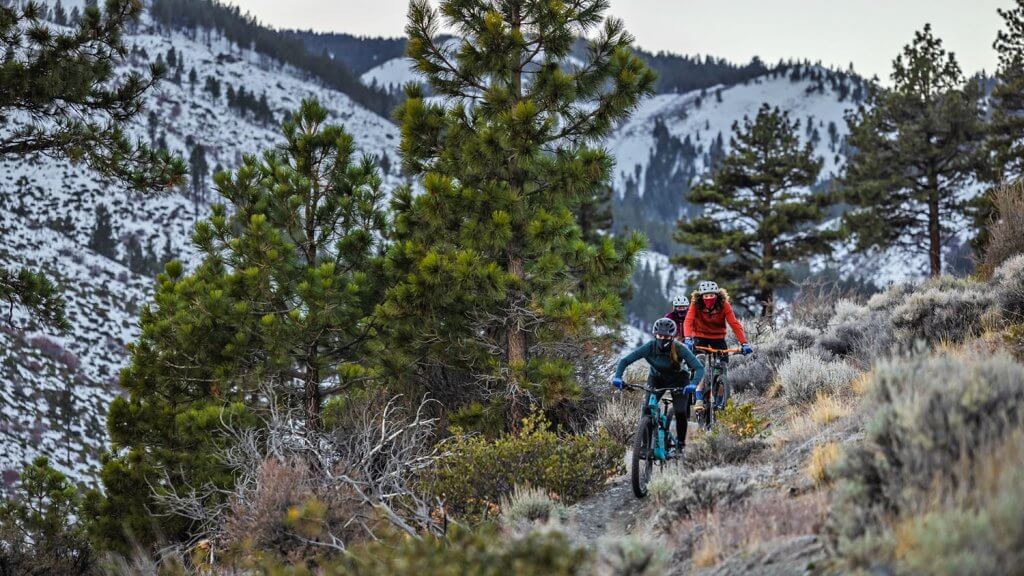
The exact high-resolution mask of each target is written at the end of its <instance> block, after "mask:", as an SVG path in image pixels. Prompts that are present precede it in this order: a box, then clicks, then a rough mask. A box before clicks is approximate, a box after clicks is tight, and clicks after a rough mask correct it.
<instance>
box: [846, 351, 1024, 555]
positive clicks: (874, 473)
mask: <svg viewBox="0 0 1024 576" xmlns="http://www.w3.org/2000/svg"><path fill="white" fill-rule="evenodd" d="M872 380H873V382H872V384H871V387H870V392H869V403H870V404H871V405H873V406H875V407H876V411H875V415H874V418H873V420H872V421H871V423H870V425H869V426H868V428H867V432H866V437H865V439H864V441H863V442H862V443H861V444H859V445H856V446H853V447H851V448H848V449H847V450H846V452H845V454H844V455H843V457H842V458H841V459H840V461H839V463H838V464H837V466H836V467H835V474H836V484H837V487H836V498H835V500H834V504H833V508H832V514H831V517H830V519H829V530H830V533H831V535H832V539H833V542H834V543H835V545H836V546H837V550H838V551H839V553H840V554H841V555H843V556H845V557H847V558H848V559H850V560H851V562H853V563H854V564H856V563H857V562H859V561H860V559H861V558H864V557H866V558H871V557H873V556H875V555H876V552H875V551H874V549H875V548H876V547H877V546H878V544H877V543H879V542H888V541H890V540H891V535H890V534H888V533H887V530H886V529H885V520H886V519H890V518H894V517H898V516H900V515H901V514H902V513H904V512H906V511H913V510H915V509H918V508H921V507H923V506H924V505H925V504H926V503H927V502H929V501H930V500H931V499H932V496H930V494H929V491H930V490H931V489H932V488H933V487H934V486H935V485H936V484H935V483H936V482H937V481H939V479H941V485H943V486H949V487H952V488H963V487H967V486H971V485H972V483H973V481H974V479H973V477H972V474H971V472H970V462H971V459H972V458H973V457H975V455H977V454H984V453H985V452H986V451H988V450H990V449H991V447H992V446H993V445H996V443H997V442H998V441H999V440H1000V439H1001V438H1002V437H1003V436H1004V434H1005V433H1006V431H1007V430H1008V429H1009V428H1010V427H1012V426H1016V425H1017V424H1018V423H1019V422H1020V419H1021V415H1022V408H1024V367H1022V366H1020V365H1019V364H1016V363H1015V362H1013V361H1012V360H1011V359H1010V358H1008V357H1006V356H996V357H992V358H983V359H967V358H959V357H953V356H950V355H944V356H926V357H916V358H910V359H897V360H892V361H887V362H883V363H881V364H880V365H878V366H877V367H876V368H875V371H874V374H873V377H872ZM862 554H863V555H864V556H862Z"/></svg>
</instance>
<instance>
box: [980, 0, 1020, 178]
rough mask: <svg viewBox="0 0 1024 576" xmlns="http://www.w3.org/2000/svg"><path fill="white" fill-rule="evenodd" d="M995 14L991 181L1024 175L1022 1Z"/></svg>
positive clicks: (990, 145)
mask: <svg viewBox="0 0 1024 576" xmlns="http://www.w3.org/2000/svg"><path fill="white" fill-rule="evenodd" d="M998 12H999V15H1000V16H1002V18H1003V22H1004V28H1003V29H1002V30H1000V31H999V34H998V35H997V36H996V41H995V44H994V45H993V47H994V48H995V49H996V52H997V53H998V54H999V68H998V69H997V71H996V85H995V87H994V88H993V89H992V96H991V106H992V119H991V124H990V126H989V140H988V147H989V149H990V151H991V152H992V161H993V162H992V167H993V170H992V171H991V173H989V174H988V175H987V176H988V179H989V180H991V181H993V182H1000V181H1003V180H1016V179H1018V178H1020V177H1022V176H1024V0H1016V3H1015V6H1014V7H1013V8H1012V9H1002V8H1000V9H999V10H998Z"/></svg>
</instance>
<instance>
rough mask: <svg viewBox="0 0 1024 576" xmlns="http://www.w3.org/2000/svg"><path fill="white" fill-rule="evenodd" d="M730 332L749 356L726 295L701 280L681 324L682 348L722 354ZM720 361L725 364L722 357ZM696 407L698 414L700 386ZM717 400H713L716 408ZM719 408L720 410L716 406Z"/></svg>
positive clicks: (743, 336)
mask: <svg viewBox="0 0 1024 576" xmlns="http://www.w3.org/2000/svg"><path fill="white" fill-rule="evenodd" d="M728 327H731V328H732V333H733V335H735V336H736V339H737V340H739V342H740V346H742V348H743V354H744V355H746V354H750V353H752V352H753V351H754V349H753V348H751V347H750V344H749V343H748V342H747V335H746V334H745V333H744V332H743V325H742V324H740V321H739V320H737V319H736V314H735V313H734V312H733V311H732V304H730V303H729V293H728V292H726V291H725V290H724V289H722V288H719V287H718V284H716V283H714V282H712V281H710V280H704V281H703V282H701V283H700V284H698V285H697V290H695V291H694V292H693V295H692V297H691V300H690V309H689V310H688V311H687V312H686V321H685V322H684V323H683V336H684V339H683V344H685V345H686V347H687V348H689V349H690V350H691V351H692V350H693V349H694V348H695V347H697V346H704V347H707V348H714V349H716V350H724V349H726V348H728V347H729V345H728V344H727V343H726V341H725V336H726V330H727V328H728ZM723 360H725V361H728V360H729V357H728V356H725V357H724V358H723ZM696 400H697V403H696V405H695V406H694V409H695V410H697V411H698V412H699V411H701V410H703V409H704V383H703V382H701V383H700V384H699V385H698V386H697V394H696ZM720 400H721V399H720V398H715V401H716V404H719V403H720ZM718 407H719V408H721V406H718Z"/></svg>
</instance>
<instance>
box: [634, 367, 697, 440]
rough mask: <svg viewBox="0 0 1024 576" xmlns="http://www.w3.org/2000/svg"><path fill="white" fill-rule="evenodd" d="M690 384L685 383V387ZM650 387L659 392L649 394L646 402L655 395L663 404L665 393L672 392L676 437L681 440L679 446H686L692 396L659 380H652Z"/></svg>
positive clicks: (650, 380)
mask: <svg viewBox="0 0 1024 576" xmlns="http://www.w3.org/2000/svg"><path fill="white" fill-rule="evenodd" d="M686 384H688V383H684V384H683V386H685V385H686ZM648 385H649V386H650V387H651V388H654V389H655V390H657V392H655V393H653V394H651V393H648V395H647V398H645V400H646V402H647V403H649V402H650V401H651V399H650V398H651V396H652V395H653V396H654V397H655V398H657V400H658V402H661V397H662V396H664V395H665V392H671V394H672V410H673V411H674V412H675V413H676V418H675V420H676V437H677V438H679V446H680V447H683V446H686V421H687V420H689V419H690V396H689V394H686V393H684V392H683V391H682V390H680V389H679V387H678V386H674V385H670V386H665V385H664V383H663V382H659V381H658V379H657V378H651V379H649V380H648Z"/></svg>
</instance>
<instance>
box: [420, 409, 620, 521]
mask: <svg viewBox="0 0 1024 576" xmlns="http://www.w3.org/2000/svg"><path fill="white" fill-rule="evenodd" d="M447 449H448V450H449V451H450V454H448V455H447V456H445V457H443V458H441V459H440V460H439V461H438V462H437V463H436V464H435V466H434V467H433V468H432V469H431V470H430V471H429V472H427V473H426V474H425V476H424V478H423V479H422V481H423V487H424V488H425V489H426V491H427V492H429V493H431V494H434V495H436V496H437V497H440V498H443V499H444V501H445V503H446V506H447V507H448V510H449V511H450V512H451V513H453V514H454V515H456V516H461V517H464V518H466V519H470V520H479V519H482V518H484V517H486V516H488V515H491V514H493V513H495V512H496V511H497V509H498V503H499V502H500V501H501V500H502V499H503V498H506V497H507V496H508V495H509V494H511V493H512V490H513V487H514V486H515V485H516V484H528V485H530V486H533V487H535V488H538V489H543V490H545V491H546V492H548V493H551V494H555V495H557V496H558V499H559V500H560V501H561V502H564V503H565V504H572V503H573V502H576V501H577V500H579V499H581V498H584V497H586V496H589V495H590V494H593V493H594V492H596V491H597V490H599V489H601V488H602V487H603V486H604V484H605V482H606V481H607V480H608V479H609V478H612V477H614V476H616V475H618V474H619V473H621V471H622V468H623V464H624V460H623V457H624V454H625V449H624V448H623V447H622V445H620V444H618V443H617V442H615V441H614V440H612V438H611V437H610V436H608V434H607V433H604V432H599V433H598V434H597V435H595V436H583V435H576V434H566V435H559V434H556V433H555V432H554V431H552V430H550V429H549V427H548V424H547V421H546V420H544V418H543V416H540V415H534V416H531V417H529V418H526V419H524V420H523V426H522V429H521V430H520V431H519V432H517V433H515V434H508V435H505V436H502V437H501V438H498V439H496V440H488V439H486V438H483V437H480V436H463V435H456V436H455V437H454V439H453V441H452V442H451V443H450V444H449V445H448V446H447Z"/></svg>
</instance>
